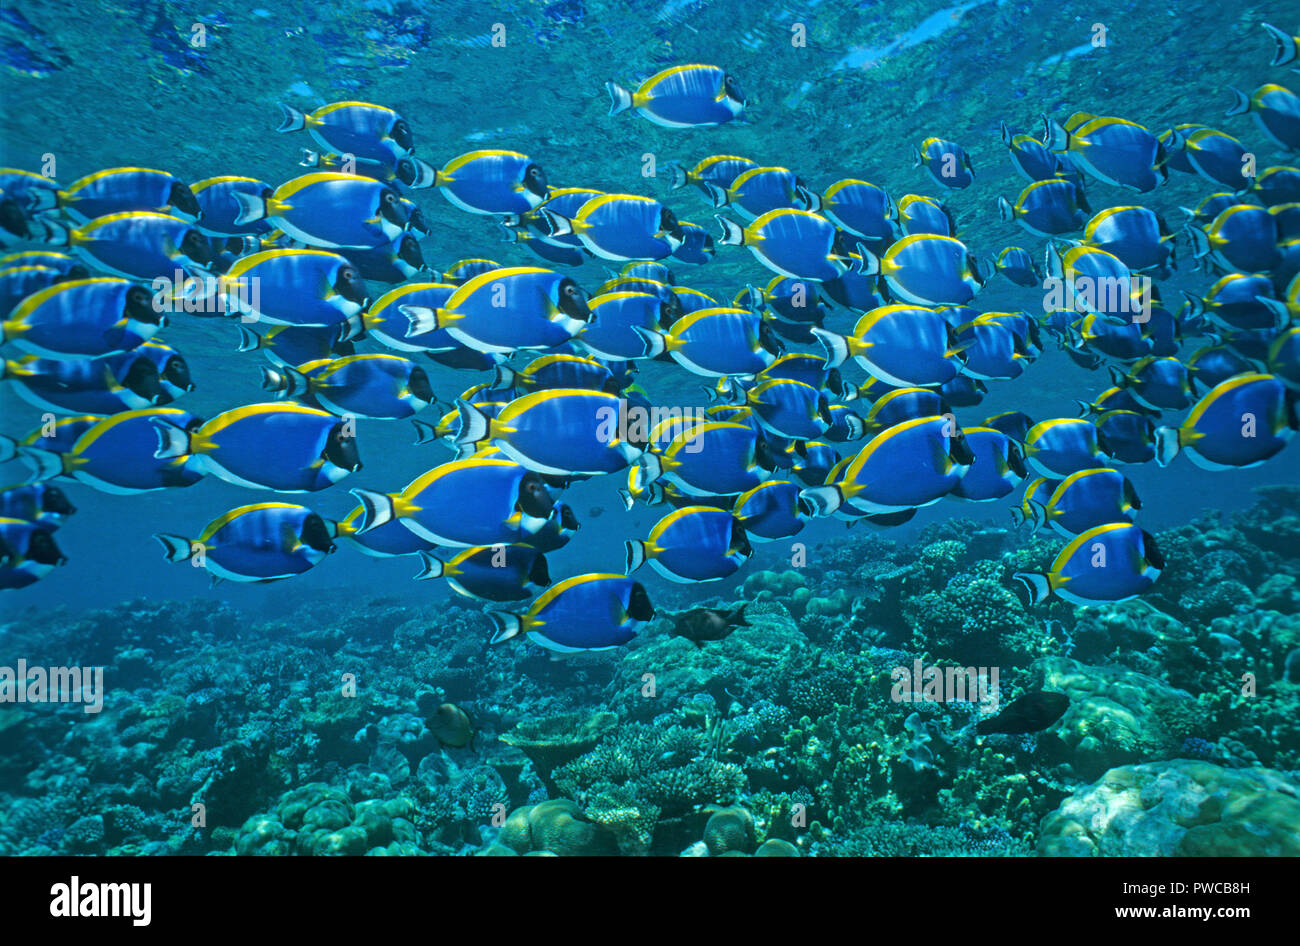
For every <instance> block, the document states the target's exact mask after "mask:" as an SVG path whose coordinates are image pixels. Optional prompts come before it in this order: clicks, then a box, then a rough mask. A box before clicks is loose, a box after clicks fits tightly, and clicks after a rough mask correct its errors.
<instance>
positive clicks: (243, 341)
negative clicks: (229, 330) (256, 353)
mask: <svg viewBox="0 0 1300 946" xmlns="http://www.w3.org/2000/svg"><path fill="white" fill-rule="evenodd" d="M238 328H239V347H238V348H237V349H235V350H236V351H253V350H255V349H258V348H261V347H262V345H263V344H264V342H263V339H262V336H261V335H258V334H257V333H256V332H254V331H253V330H252V329H251V328H249V327H248V326H247V325H240V326H238Z"/></svg>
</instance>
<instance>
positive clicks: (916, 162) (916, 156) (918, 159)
mask: <svg viewBox="0 0 1300 946" xmlns="http://www.w3.org/2000/svg"><path fill="white" fill-rule="evenodd" d="M923 164H925V155H923V154H921V149H920V148H918V147H917V146H916V145H912V167H914V168H919V167H920V166H921V165H923Z"/></svg>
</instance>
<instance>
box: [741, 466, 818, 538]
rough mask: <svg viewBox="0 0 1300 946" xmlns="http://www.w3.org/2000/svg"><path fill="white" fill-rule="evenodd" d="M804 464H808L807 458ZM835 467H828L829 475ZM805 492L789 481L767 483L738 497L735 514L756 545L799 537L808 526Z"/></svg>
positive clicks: (770, 481)
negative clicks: (801, 495)
mask: <svg viewBox="0 0 1300 946" xmlns="http://www.w3.org/2000/svg"><path fill="white" fill-rule="evenodd" d="M822 446H825V444H822ZM803 462H805V463H807V462H808V461H807V459H806V458H803ZM831 465H833V464H831ZM831 465H828V466H827V468H826V471H827V472H829V470H830V466H831ZM824 480H825V473H823V474H822V479H821V480H818V481H817V483H816V484H812V485H820V484H821V482H823V481H824ZM801 489H802V487H800V486H799V484H798V483H791V482H790V481H788V480H767V481H766V482H764V483H759V484H758V485H757V486H755V487H754V488H753V489H751V490H749V492H747V493H742V494H741V495H740V496H738V497H737V498H736V505H735V506H734V507H732V510H731V513H732V515H734V516H735V517H736V519H737V520H739V522H740V524H741V525H742V526H744V527H745V533H746V534H747V535H748V536H749V538H750V539H752V540H753V541H755V542H775V541H776V540H778V539H788V538H790V537H791V536H795V535H798V534H799V533H800V532H802V531H803V527H804V526H805V525H807V524H808V517H807V515H805V514H804V512H803V510H802V509H800V508H799V493H800V490H801Z"/></svg>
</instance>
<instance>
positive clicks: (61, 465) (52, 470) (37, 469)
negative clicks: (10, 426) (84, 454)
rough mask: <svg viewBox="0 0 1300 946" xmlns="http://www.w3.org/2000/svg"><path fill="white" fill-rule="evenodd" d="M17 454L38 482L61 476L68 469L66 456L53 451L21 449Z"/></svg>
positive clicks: (32, 448) (34, 448)
mask: <svg viewBox="0 0 1300 946" xmlns="http://www.w3.org/2000/svg"><path fill="white" fill-rule="evenodd" d="M10 442H11V443H12V442H13V441H10ZM17 453H18V456H20V457H22V459H23V462H24V463H26V464H27V466H28V468H29V469H30V470H31V471H32V475H31V479H33V480H36V481H37V482H40V481H42V480H48V479H53V478H54V477H56V476H60V475H62V474H63V472H64V471H65V469H66V465H65V461H64V455H63V454H62V453H56V452H55V451H53V450H42V449H41V448H40V447H21V448H19V449H18V451H17Z"/></svg>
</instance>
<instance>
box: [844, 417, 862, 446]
mask: <svg viewBox="0 0 1300 946" xmlns="http://www.w3.org/2000/svg"><path fill="white" fill-rule="evenodd" d="M844 426H845V427H847V428H848V429H849V436H848V438H847V439H849V440H861V439H862V438H863V437H865V436H866V435H867V422H866V421H865V420H863V419H862V418H861V417H859V416H858V415H857V414H855V413H854V412H853V411H845V412H844Z"/></svg>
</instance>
